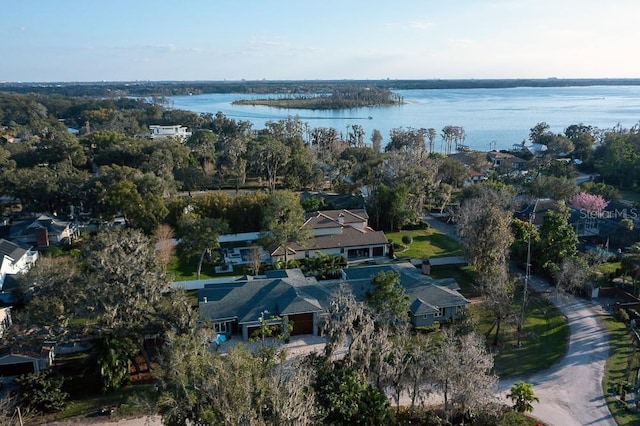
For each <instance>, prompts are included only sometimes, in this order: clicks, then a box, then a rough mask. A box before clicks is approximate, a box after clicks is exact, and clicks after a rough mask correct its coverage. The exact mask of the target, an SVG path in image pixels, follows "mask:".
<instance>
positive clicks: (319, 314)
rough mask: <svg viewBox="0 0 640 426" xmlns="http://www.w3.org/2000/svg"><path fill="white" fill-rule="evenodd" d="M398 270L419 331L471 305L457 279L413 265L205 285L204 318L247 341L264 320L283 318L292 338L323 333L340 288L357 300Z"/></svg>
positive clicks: (276, 274)
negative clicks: (321, 277) (332, 276)
mask: <svg viewBox="0 0 640 426" xmlns="http://www.w3.org/2000/svg"><path fill="white" fill-rule="evenodd" d="M386 271H394V272H396V273H398V274H399V276H400V284H401V285H402V286H403V287H404V289H405V291H406V292H407V294H408V295H409V298H410V300H409V304H410V306H409V315H410V319H411V322H412V324H413V325H414V326H425V325H431V324H434V323H436V322H438V321H444V320H447V319H451V318H455V317H456V316H457V315H458V314H459V313H460V312H461V311H462V310H463V309H464V307H465V306H466V305H468V304H469V303H470V302H469V301H468V300H467V299H466V298H465V297H463V296H462V295H461V294H460V293H459V292H458V290H459V286H458V284H457V282H456V281H455V280H454V279H444V280H435V279H433V278H431V277H429V276H427V275H423V274H422V273H421V272H420V270H419V269H417V268H416V267H414V266H413V265H411V264H410V263H398V264H386V265H375V266H362V267H351V268H345V269H343V271H342V279H339V280H327V281H317V280H316V279H315V278H314V277H305V276H304V274H303V273H302V271H300V270H299V269H287V270H274V271H267V273H266V275H264V276H259V277H248V276H245V277H240V278H236V279H230V280H229V281H228V282H216V283H213V284H206V285H205V287H204V288H202V289H200V290H199V291H198V302H199V310H200V311H199V312H200V319H201V320H203V321H205V320H208V321H211V322H212V324H213V328H214V330H215V332H217V333H220V334H227V335H242V338H243V339H244V340H247V339H248V338H249V337H250V336H251V335H252V334H253V333H254V332H255V331H256V330H258V329H259V327H260V324H261V321H262V320H265V319H266V318H271V317H272V316H273V317H278V318H280V319H278V320H276V322H278V321H281V319H283V318H285V317H286V320H287V321H288V322H289V323H290V324H291V325H292V330H291V332H290V334H291V335H304V334H313V335H318V334H320V333H321V331H322V330H321V328H322V325H323V323H324V317H325V315H326V313H327V311H328V308H329V306H330V303H331V300H332V299H333V297H334V295H335V294H336V293H337V291H338V288H339V287H340V285H341V284H343V283H344V284H347V285H348V286H349V287H351V290H352V291H353V293H354V295H355V297H356V299H357V300H362V299H363V297H364V294H365V292H366V291H367V290H369V289H371V280H372V278H373V277H374V276H375V275H377V274H378V273H380V272H386Z"/></svg>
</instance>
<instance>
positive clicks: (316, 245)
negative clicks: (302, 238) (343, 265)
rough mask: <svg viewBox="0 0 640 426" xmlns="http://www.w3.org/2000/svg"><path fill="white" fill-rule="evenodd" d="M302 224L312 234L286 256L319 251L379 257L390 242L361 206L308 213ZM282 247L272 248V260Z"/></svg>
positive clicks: (354, 257)
mask: <svg viewBox="0 0 640 426" xmlns="http://www.w3.org/2000/svg"><path fill="white" fill-rule="evenodd" d="M305 219H306V220H305V222H304V224H303V225H302V226H303V227H305V228H309V229H310V230H311V234H312V236H313V238H312V240H311V242H310V244H309V246H308V247H300V246H299V245H297V244H290V245H289V246H288V250H289V251H288V254H287V256H288V258H290V259H291V258H294V259H304V258H313V257H316V256H317V255H318V253H323V254H330V255H334V256H342V257H344V258H346V259H347V261H349V262H353V261H361V260H364V259H372V258H381V257H384V256H386V255H387V246H388V244H389V241H388V240H387V237H386V236H385V235H384V232H382V231H375V230H374V229H373V228H371V227H370V226H369V225H368V221H369V215H368V214H367V211H366V210H364V209H355V210H347V209H343V210H323V211H317V212H312V213H307V215H306V217H305ZM284 253H285V252H284V248H283V247H273V248H272V249H271V251H270V254H271V259H272V260H273V261H274V262H276V261H278V260H281V259H283V258H284Z"/></svg>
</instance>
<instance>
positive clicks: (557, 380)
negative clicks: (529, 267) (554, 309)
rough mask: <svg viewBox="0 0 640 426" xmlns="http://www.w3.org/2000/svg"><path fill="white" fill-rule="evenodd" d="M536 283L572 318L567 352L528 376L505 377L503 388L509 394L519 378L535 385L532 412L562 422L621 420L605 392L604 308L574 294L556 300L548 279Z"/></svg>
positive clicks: (569, 425)
mask: <svg viewBox="0 0 640 426" xmlns="http://www.w3.org/2000/svg"><path fill="white" fill-rule="evenodd" d="M530 284H531V287H532V288H533V289H535V290H537V291H540V292H543V293H547V294H548V295H549V300H550V301H551V302H553V303H554V304H555V305H556V306H558V308H560V310H561V311H562V313H564V315H565V316H566V317H567V320H568V322H569V327H570V331H571V338H570V342H569V348H568V351H567V354H566V356H565V357H564V358H563V359H562V360H561V361H560V362H558V363H557V364H556V365H555V366H553V367H551V368H550V369H548V370H546V371H543V372H540V373H537V374H534V375H533V376H529V377H522V378H515V379H508V380H500V382H499V391H500V394H501V396H502V397H503V398H505V400H506V394H507V393H509V389H510V387H511V386H512V385H513V383H514V382H515V381H517V380H524V381H525V382H528V383H531V384H532V385H533V387H534V391H535V393H536V396H537V397H538V398H539V399H540V402H539V403H534V404H533V406H534V411H533V416H535V417H537V418H539V419H540V420H542V421H544V422H546V423H548V424H550V425H557V426H573V425H575V426H585V425H599V426H600V425H601V426H605V425H611V426H615V425H616V422H615V421H614V419H613V416H612V415H611V413H610V412H609V408H608V407H607V404H606V402H605V399H604V394H603V391H602V377H603V374H604V365H605V362H606V360H607V356H608V353H609V341H608V335H607V331H606V329H605V327H604V325H603V324H602V321H601V319H600V315H602V314H604V311H603V309H602V307H601V306H600V305H598V304H596V303H593V302H589V301H586V300H583V299H579V298H577V297H574V296H571V295H560V296H559V298H558V299H557V298H556V296H555V293H554V291H553V290H554V288H553V287H551V286H550V285H549V284H547V283H546V282H545V281H544V280H542V279H540V278H537V277H532V279H531V280H530Z"/></svg>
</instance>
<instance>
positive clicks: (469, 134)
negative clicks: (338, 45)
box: [169, 86, 640, 151]
mask: <svg viewBox="0 0 640 426" xmlns="http://www.w3.org/2000/svg"><path fill="white" fill-rule="evenodd" d="M395 92H396V93H398V94H400V95H402V96H403V97H404V100H405V104H403V105H397V106H385V107H366V108H354V109H348V110H301V109H281V108H273V107H266V106H249V105H232V104H231V103H232V102H233V101H234V100H237V99H255V98H261V97H276V96H281V95H255V94H242V93H240V94H228V93H227V94H206V95H194V96H172V97H169V99H170V101H171V102H172V104H173V105H172V106H173V107H174V108H179V109H184V110H190V111H194V112H197V113H203V112H210V113H213V114H215V113H217V112H218V111H221V112H222V113H223V114H224V115H226V116H227V117H229V118H233V119H235V120H245V121H249V122H251V123H252V124H253V128H254V129H262V128H264V124H265V123H266V122H268V121H277V120H281V119H285V118H287V117H290V116H291V117H295V116H298V117H299V118H300V119H301V120H302V121H304V122H306V123H308V124H309V126H310V127H311V128H315V127H333V128H335V129H337V130H338V131H339V132H341V133H343V134H346V133H345V132H346V131H347V127H348V126H351V125H354V124H359V125H361V126H362V127H363V128H364V130H365V132H366V135H365V141H366V142H369V141H370V138H371V134H372V132H373V130H374V129H377V130H379V131H380V133H381V134H382V136H383V138H384V140H383V145H384V144H386V143H387V141H388V139H389V132H390V130H392V129H396V128H405V129H407V128H414V129H420V128H434V129H436V131H437V132H438V134H440V133H441V130H442V128H443V127H445V126H448V125H452V126H461V127H463V128H464V130H465V133H466V140H465V142H464V143H465V145H467V146H469V147H470V148H471V149H475V150H482V151H487V150H490V149H493V148H495V149H509V148H511V147H512V145H513V144H516V143H520V142H522V140H523V139H527V138H528V137H529V130H530V129H531V128H532V127H534V126H535V125H536V124H538V123H540V122H543V121H544V122H546V123H547V124H549V125H550V127H551V131H553V132H554V133H562V132H564V129H565V128H566V127H568V126H570V125H572V124H581V123H582V124H585V125H590V126H594V127H598V128H600V129H609V128H612V127H614V126H616V125H617V124H618V123H619V124H620V125H621V126H622V127H624V128H629V127H632V126H634V125H635V124H636V123H638V122H639V121H640V86H586V87H519V88H507V89H423V90H397V91H395ZM440 142H441V139H440V137H438V139H437V141H436V148H437V149H438V150H440V149H441V143H440Z"/></svg>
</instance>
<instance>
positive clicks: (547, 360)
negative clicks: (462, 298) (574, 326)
mask: <svg viewBox="0 0 640 426" xmlns="http://www.w3.org/2000/svg"><path fill="white" fill-rule="evenodd" d="M520 301H521V299H519V298H516V300H515V301H514V311H515V312H519V310H520V306H521V305H520ZM469 310H470V311H471V312H472V314H473V316H474V318H475V319H476V320H477V321H478V326H477V332H478V333H480V334H481V335H486V333H487V332H488V331H489V329H490V328H491V325H492V324H493V320H494V317H493V315H492V313H491V312H490V311H488V310H486V309H485V308H484V307H483V306H482V305H481V304H476V305H472V306H470V307H469ZM494 333H495V329H494V330H493V331H492V333H491V335H490V336H488V337H487V342H488V345H489V347H490V348H491V350H492V352H493V353H494V362H495V370H496V373H497V374H498V375H499V376H500V377H514V376H526V375H529V374H532V373H535V372H537V371H541V370H544V369H546V368H549V367H550V366H552V365H553V364H555V363H556V362H557V361H558V360H560V359H561V358H562V357H563V356H564V354H565V353H566V351H567V348H568V345H569V325H568V323H567V320H566V318H565V317H564V315H563V314H562V313H561V312H560V310H559V309H558V308H556V307H555V306H554V305H553V304H552V303H551V302H549V301H548V300H546V299H544V298H543V297H542V296H540V295H538V294H536V293H532V294H530V296H529V302H528V303H527V310H526V315H525V324H524V327H523V333H522V335H521V345H520V347H518V336H517V328H516V324H514V323H513V322H511V323H509V322H508V321H504V320H503V321H502V325H501V331H500V336H499V339H498V341H499V343H498V346H497V347H496V346H493V345H492V343H493V336H494Z"/></svg>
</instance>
